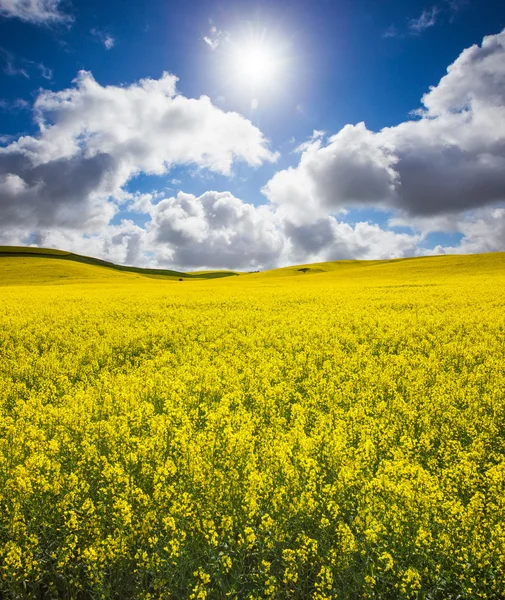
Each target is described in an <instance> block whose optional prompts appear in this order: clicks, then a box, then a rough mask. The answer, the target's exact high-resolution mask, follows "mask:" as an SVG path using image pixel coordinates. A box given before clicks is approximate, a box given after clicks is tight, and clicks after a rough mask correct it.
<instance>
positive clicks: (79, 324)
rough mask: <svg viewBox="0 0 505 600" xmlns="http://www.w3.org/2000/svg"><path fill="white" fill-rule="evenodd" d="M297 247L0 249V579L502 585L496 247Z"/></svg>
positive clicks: (101, 594)
mask: <svg viewBox="0 0 505 600" xmlns="http://www.w3.org/2000/svg"><path fill="white" fill-rule="evenodd" d="M16 260H20V261H25V262H24V263H22V264H23V266H22V269H21V267H20V269H21V270H19V269H18V273H19V276H18V277H17V278H16V275H15V272H14V271H13V270H12V265H13V264H14V265H15V264H18V265H21V263H19V262H18V263H12V261H16ZM32 260H33V259H32ZM44 260H45V259H44ZM47 260H51V259H47ZM3 261H7V262H3ZM9 261H10V262H9ZM62 262H63V261H60V262H59V263H58V266H57V267H55V268H61V269H63V268H68V264H65V265H62ZM37 264H38V265H40V264H41V263H37ZM8 265H10V267H8ZM79 267H85V268H87V269H93V268H94V267H90V266H88V265H85V266H83V265H79ZM8 268H10V271H9V273H10V275H9V280H8V281H7V278H6V277H5V273H6V272H7V270H8ZM307 268H310V269H312V270H309V271H307V272H306V273H304V272H301V271H299V270H298V269H299V267H295V268H290V269H286V270H281V271H276V272H275V271H274V272H270V273H265V274H263V273H258V274H250V275H243V276H241V277H234V278H227V279H219V280H208V281H184V282H182V283H179V282H174V281H163V280H157V279H147V278H141V277H137V276H135V275H131V274H121V273H114V274H113V276H112V275H110V274H109V275H110V276H109V277H105V276H104V277H101V275H100V273H97V274H96V275H95V276H94V277H91V276H89V277H88V276H84V275H82V273H81V272H80V271H79V273H77V274H76V273H74V274H72V273H70V274H68V273H67V275H68V276H67V277H66V278H65V282H66V283H63V282H62V281H61V279H60V280H58V281H53V282H51V278H50V277H49V278H48V276H47V273H46V275H44V277H45V278H44V277H43V281H39V283H40V285H39V284H38V283H37V277H38V271H36V269H37V266H36V264H35V263H30V259H29V258H21V259H14V258H12V259H7V258H4V259H0V280H3V283H4V285H3V286H1V287H0V597H2V598H19V599H21V598H44V599H45V598H47V599H49V598H51V599H56V598H69V599H70V598H76V599H82V600H85V599H99V598H104V599H121V600H124V599H133V598H135V599H136V598H139V599H140V598H141V599H148V598H152V599H157V598H160V599H165V598H181V599H186V598H187V599H204V598H209V599H221V598H223V599H224V598H236V599H253V598H254V599H259V598H279V599H281V598H290V599H291V598H292V599H295V598H296V599H302V598H303V599H305V598H313V599H315V600H323V599H325V598H326V599H330V598H342V599H359V598H388V599H389V598H419V599H426V600H428V599H433V600H436V599H454V600H455V599H456V598H458V599H470V598H472V599H473V598H503V597H505V394H504V390H505V368H504V367H505V310H504V308H505V255H504V254H489V255H481V256H467V257H433V258H423V259H412V260H404V261H389V262H375V263H366V262H341V263H333V264H331V263H328V264H323V265H312V266H310V265H309V266H307ZM87 273H88V275H89V271H88V272H87ZM2 275H4V277H2ZM83 278H84V279H83ZM27 284H28V285H27Z"/></svg>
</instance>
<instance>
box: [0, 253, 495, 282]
mask: <svg viewBox="0 0 505 600" xmlns="http://www.w3.org/2000/svg"><path fill="white" fill-rule="evenodd" d="M55 259H63V260H55ZM302 269H308V270H306V271H303V270H302ZM504 274H505V253H490V254H475V255H451V256H427V257H419V258H406V259H394V260H368V261H366V260H361V261H360V260H341V261H335V262H326V263H315V264H309V265H296V266H290V267H284V268H281V269H274V270H271V271H264V272H259V273H251V274H243V276H242V277H240V278H236V277H229V276H230V275H237V273H233V272H231V271H199V272H194V273H180V272H178V271H168V270H161V269H158V270H157V269H140V268H135V267H122V266H119V265H113V264H112V263H107V262H105V261H100V260H97V259H93V258H89V257H85V256H80V255H76V254H72V253H70V252H63V251H61V250H48V249H40V248H25V247H12V246H11V247H9V246H0V285H34V284H35V285H36V284H48V283H67V282H68V283H74V282H80V281H82V282H97V283H99V282H101V281H103V282H110V283H120V282H124V283H127V282H135V281H136V282H138V283H140V281H141V280H144V281H145V278H146V277H147V278H150V279H154V280H165V281H178V280H179V278H183V279H185V280H188V279H193V280H202V279H214V280H215V279H218V278H223V279H222V281H220V282H219V285H220V286H221V285H225V286H228V285H243V284H244V283H245V282H246V281H247V283H248V284H250V285H252V286H253V287H254V286H255V285H260V286H261V285H269V286H270V285H274V286H277V285H279V284H280V285H282V281H283V280H284V279H286V278H290V279H291V280H292V283H293V284H294V285H301V286H305V285H312V284H314V283H316V282H318V283H319V284H321V285H323V286H324V284H325V283H330V282H332V281H335V280H336V279H338V280H344V281H346V282H348V283H350V282H352V281H356V283H358V282H359V283H361V284H365V285H370V286H373V287H375V286H386V287H390V286H394V287H402V286H406V285H427V284H426V281H425V280H426V279H429V280H430V282H431V283H430V284H429V285H437V283H434V282H433V281H434V280H435V281H440V282H441V281H442V280H443V279H444V278H445V277H446V276H449V275H461V276H466V275H479V276H486V275H489V276H496V275H504ZM215 283H218V282H217V281H216V282H215Z"/></svg>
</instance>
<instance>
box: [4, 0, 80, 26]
mask: <svg viewBox="0 0 505 600" xmlns="http://www.w3.org/2000/svg"><path fill="white" fill-rule="evenodd" d="M60 4H61V0H0V16H1V17H6V18H17V19H21V21H25V22H27V23H34V24H36V25H47V24H52V23H65V22H66V23H68V22H70V21H72V18H71V17H70V16H69V15H67V14H65V13H63V12H61V10H60Z"/></svg>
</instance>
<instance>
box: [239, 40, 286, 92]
mask: <svg viewBox="0 0 505 600" xmlns="http://www.w3.org/2000/svg"><path fill="white" fill-rule="evenodd" d="M232 58H233V69H234V71H235V75H236V78H237V79H238V81H239V82H241V83H243V84H248V85H250V86H253V87H258V86H261V85H264V84H267V83H269V82H271V81H272V80H273V78H274V76H275V74H276V71H277V68H278V62H279V60H278V57H277V56H276V54H275V52H274V51H273V49H272V48H269V47H268V46H267V45H266V44H265V43H262V42H260V41H258V42H252V43H247V44H246V45H244V46H237V47H236V48H235V50H234V52H233V57H232Z"/></svg>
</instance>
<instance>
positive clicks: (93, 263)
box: [0, 246, 237, 285]
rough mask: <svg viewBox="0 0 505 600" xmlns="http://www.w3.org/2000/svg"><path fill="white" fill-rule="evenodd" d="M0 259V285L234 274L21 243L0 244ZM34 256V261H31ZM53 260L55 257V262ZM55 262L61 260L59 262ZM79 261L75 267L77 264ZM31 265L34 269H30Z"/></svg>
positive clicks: (215, 276)
mask: <svg viewBox="0 0 505 600" xmlns="http://www.w3.org/2000/svg"><path fill="white" fill-rule="evenodd" d="M0 259H1V261H2V263H1V265H2V266H1V270H2V274H4V273H5V277H4V276H2V279H1V280H0V285H1V284H2V283H3V284H6V283H7V284H8V283H24V284H29V283H36V282H37V281H38V280H39V279H40V280H41V283H47V282H50V281H51V280H70V281H72V280H75V279H102V278H105V279H111V278H113V276H112V273H111V271H113V272H114V274H115V275H116V276H117V275H120V274H122V275H129V277H128V278H130V279H131V275H132V274H136V276H137V278H138V277H139V276H141V277H142V276H143V277H150V278H154V279H168V280H178V279H180V278H183V279H217V278H220V277H229V276H232V275H237V273H234V272H232V271H205V272H195V273H182V272H180V271H173V270H168V269H142V268H139V267H128V266H124V265H116V264H114V263H111V262H107V261H105V260H100V259H97V258H91V257H89V256H81V255H80V254H74V253H72V252H65V251H63V250H53V249H49V248H29V247H25V246H0ZM35 259H36V260H35ZM54 259H58V263H55V261H54ZM59 261H65V263H61V262H59ZM78 264H81V265H82V267H81V268H79V267H78V266H77V265H78ZM32 267H35V268H36V271H35V272H32Z"/></svg>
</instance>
